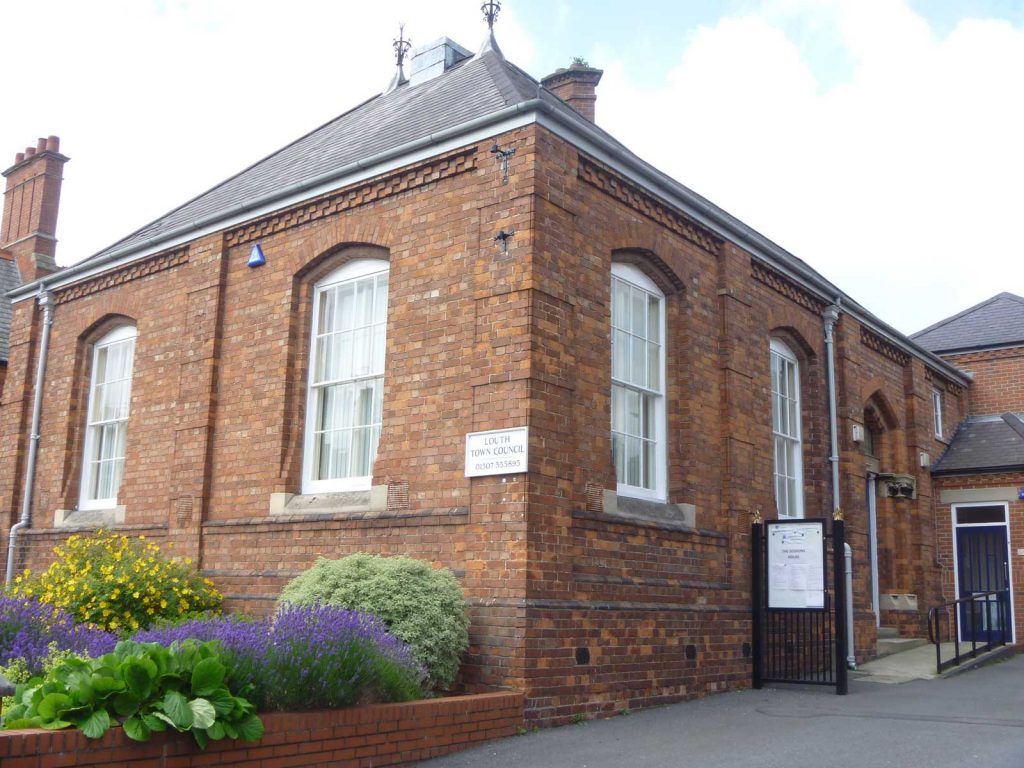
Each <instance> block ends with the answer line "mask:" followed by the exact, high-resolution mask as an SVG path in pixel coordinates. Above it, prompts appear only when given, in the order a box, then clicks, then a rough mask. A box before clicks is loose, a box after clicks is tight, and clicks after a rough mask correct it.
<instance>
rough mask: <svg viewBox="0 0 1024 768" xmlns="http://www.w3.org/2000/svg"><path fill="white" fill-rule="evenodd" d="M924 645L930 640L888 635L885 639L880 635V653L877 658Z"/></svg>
mask: <svg viewBox="0 0 1024 768" xmlns="http://www.w3.org/2000/svg"><path fill="white" fill-rule="evenodd" d="M922 645H928V641H927V640H926V639H925V638H923V637H887V638H884V639H883V638H881V637H879V638H878V646H877V647H878V653H877V655H876V656H875V658H876V659H881V658H882V657H884V656H891V655H892V654H894V653H902V652H903V651H909V650H911V649H913V648H920V647H921V646H922Z"/></svg>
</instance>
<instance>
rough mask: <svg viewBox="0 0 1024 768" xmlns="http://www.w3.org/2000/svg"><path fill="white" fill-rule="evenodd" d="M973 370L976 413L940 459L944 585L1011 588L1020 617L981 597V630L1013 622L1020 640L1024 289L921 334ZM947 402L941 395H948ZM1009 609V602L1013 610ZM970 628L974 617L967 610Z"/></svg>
mask: <svg viewBox="0 0 1024 768" xmlns="http://www.w3.org/2000/svg"><path fill="white" fill-rule="evenodd" d="M914 339H915V340H916V341H917V342H918V343H919V344H921V345H922V346H923V347H925V348H926V349H929V350H931V351H932V352H934V353H935V354H938V355H940V356H942V357H943V358H945V359H946V360H949V361H950V362H951V363H953V364H954V365H956V366H957V367H958V368H960V369H961V370H963V371H965V372H967V373H969V374H970V375H971V376H972V382H971V387H970V390H969V412H970V415H969V417H968V418H967V419H966V420H964V421H963V422H961V423H960V425H959V427H958V428H957V430H956V432H955V433H954V434H952V435H951V436H950V438H951V442H950V445H949V449H948V450H947V451H946V453H945V454H944V455H943V457H942V459H941V461H939V463H938V464H937V465H936V466H935V468H934V471H933V473H932V474H933V475H934V477H935V487H936V490H937V491H938V498H937V499H936V505H935V526H936V530H937V532H938V534H939V551H938V555H939V559H940V562H941V563H942V584H943V591H944V594H945V595H946V597H947V599H950V600H953V599H956V598H963V597H966V596H968V595H970V594H973V593H976V592H983V591H989V590H1004V589H1007V588H1009V590H1010V605H1009V606H1008V608H1009V611H1008V612H1009V613H1010V615H1012V616H1013V620H1012V622H1011V621H1009V620H1003V617H1001V616H1000V615H999V614H998V611H997V606H996V605H995V601H994V599H992V598H990V599H988V600H986V601H984V602H981V601H977V602H976V604H975V605H974V606H973V613H974V615H973V621H974V624H975V632H974V634H976V635H977V636H978V637H979V639H984V636H985V633H986V632H987V631H988V629H989V627H998V626H1000V625H1005V626H1007V627H1008V628H1010V629H1012V631H1013V632H1014V639H1015V641H1016V642H1020V638H1021V634H1020V633H1021V630H1022V629H1024V605H1021V601H1020V600H1019V599H1015V595H1016V594H1017V593H1018V591H1019V589H1018V587H1017V585H1019V584H1022V580H1024V298H1021V297H1020V296H1015V295H1014V294H1012V293H1000V294H999V295H997V296H993V297H992V298H991V299H989V300H988V301H983V302H982V303H981V304H978V305H976V306H973V307H971V308H969V309H966V310H964V311H963V312H960V313H958V314H956V315H953V316H952V317H950V318H947V319H946V320H943V321H942V322H939V323H936V324H935V325H933V326H930V327H929V328H926V329H924V330H923V331H920V332H919V333H916V334H914ZM939 407H941V402H940V403H939ZM1004 610H1005V609H1004ZM960 621H961V624H962V625H964V627H965V629H964V630H962V634H964V635H969V634H971V632H970V628H969V623H970V621H971V616H970V615H969V613H968V612H967V609H961V615H960Z"/></svg>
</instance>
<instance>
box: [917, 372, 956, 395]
mask: <svg viewBox="0 0 1024 768" xmlns="http://www.w3.org/2000/svg"><path fill="white" fill-rule="evenodd" d="M936 379H938V380H939V382H940V383H941V384H942V386H944V387H945V388H946V391H947V392H949V393H950V394H951V395H957V396H959V395H960V393H961V392H963V391H964V388H963V387H961V386H960V385H959V384H957V383H956V382H955V381H950V380H949V379H947V378H946V377H945V376H943V375H941V374H939V373H935V372H934V371H933V370H932V369H931V368H925V369H924V380H925V381H927V382H928V383H929V384H934V383H935V380H936Z"/></svg>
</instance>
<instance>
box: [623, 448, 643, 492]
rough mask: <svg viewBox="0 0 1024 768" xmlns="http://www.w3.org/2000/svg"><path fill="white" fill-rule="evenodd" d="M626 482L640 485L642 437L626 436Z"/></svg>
mask: <svg viewBox="0 0 1024 768" xmlns="http://www.w3.org/2000/svg"><path fill="white" fill-rule="evenodd" d="M626 484H627V485H634V486H637V487H639V486H640V439H639V438H636V437H627V438H626Z"/></svg>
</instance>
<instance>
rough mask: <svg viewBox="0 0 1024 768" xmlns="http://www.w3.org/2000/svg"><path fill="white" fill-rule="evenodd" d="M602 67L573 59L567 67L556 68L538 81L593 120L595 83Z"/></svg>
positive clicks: (595, 98) (598, 78)
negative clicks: (596, 67)
mask: <svg viewBox="0 0 1024 768" xmlns="http://www.w3.org/2000/svg"><path fill="white" fill-rule="evenodd" d="M603 74H604V70H603V69H594V68H593V67H591V66H589V65H588V64H586V63H585V62H582V61H574V62H573V63H572V65H570V67H569V68H568V69H565V68H564V67H562V68H559V69H556V70H555V71H554V72H552V73H551V74H550V75H548V76H547V77H545V78H544V79H543V80H541V81H540V84H541V85H543V86H544V87H545V88H547V89H548V90H549V91H551V92H552V93H553V94H555V96H557V97H558V98H560V99H561V100H562V101H564V102H565V103H566V104H568V105H569V106H570V107H572V108H573V109H575V110H576V111H577V112H579V113H580V114H581V115H583V116H584V117H585V118H587V120H589V121H590V122H594V103H595V102H596V101H597V93H596V90H597V84H598V83H599V82H601V75H603Z"/></svg>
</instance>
